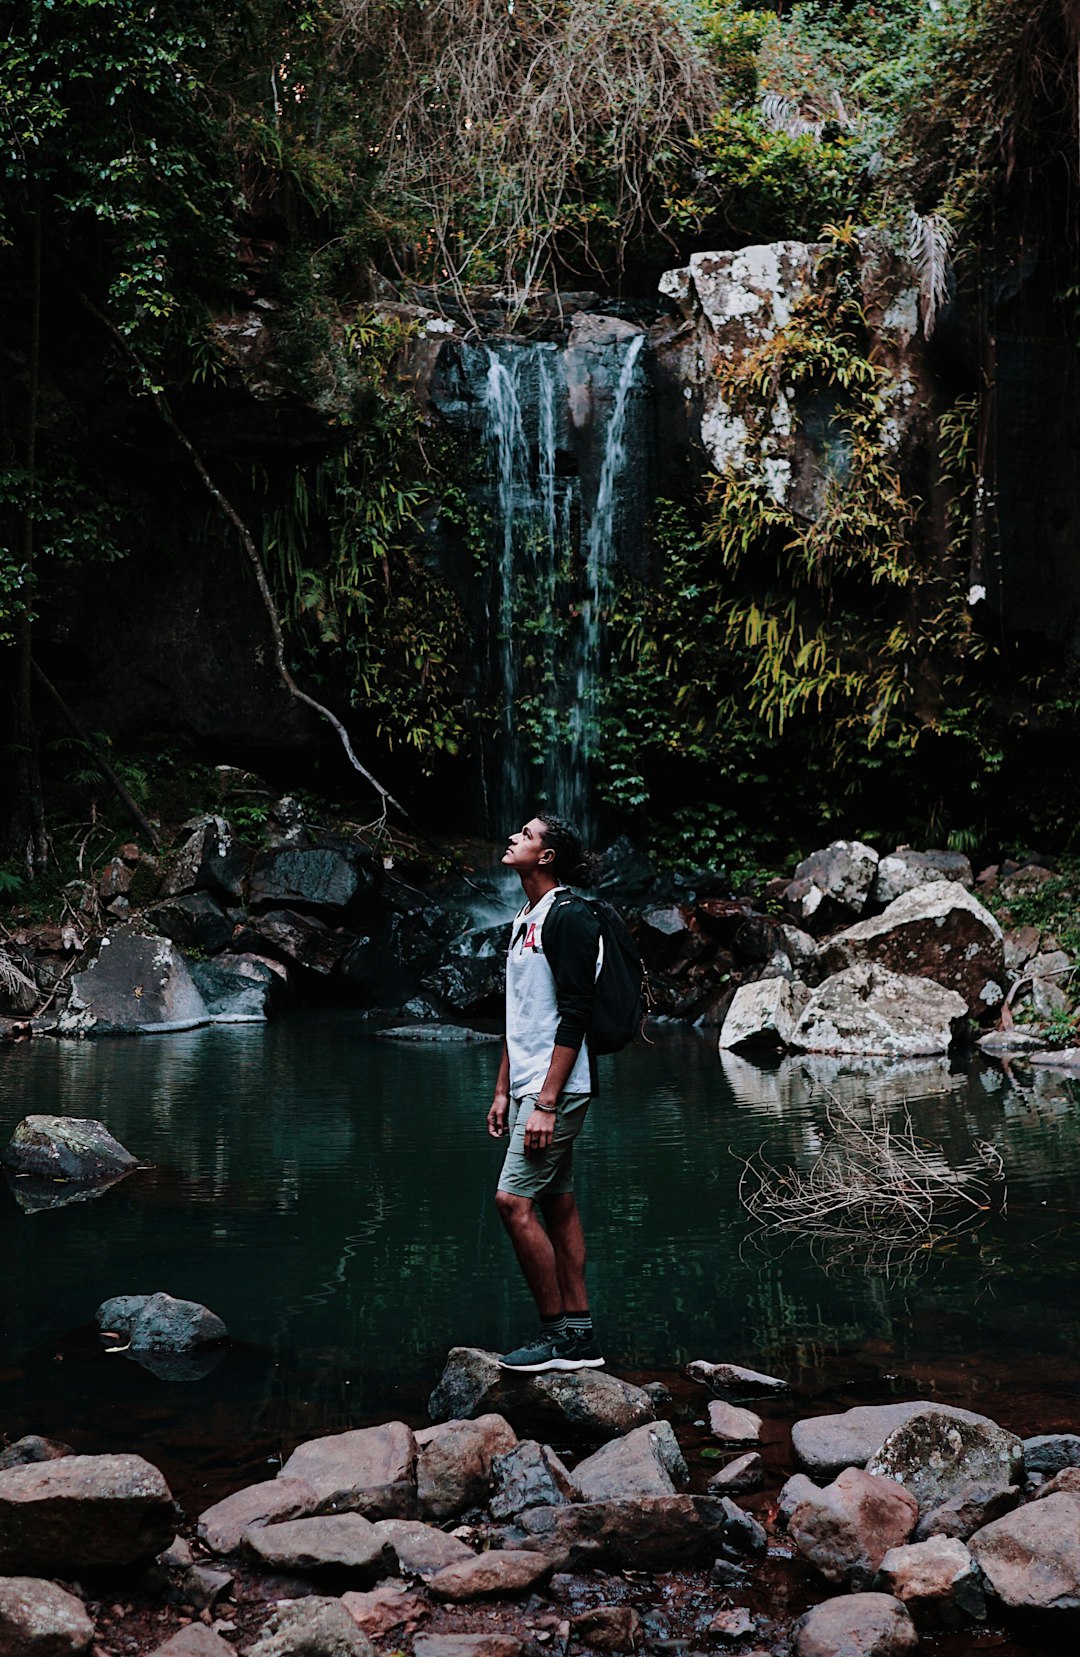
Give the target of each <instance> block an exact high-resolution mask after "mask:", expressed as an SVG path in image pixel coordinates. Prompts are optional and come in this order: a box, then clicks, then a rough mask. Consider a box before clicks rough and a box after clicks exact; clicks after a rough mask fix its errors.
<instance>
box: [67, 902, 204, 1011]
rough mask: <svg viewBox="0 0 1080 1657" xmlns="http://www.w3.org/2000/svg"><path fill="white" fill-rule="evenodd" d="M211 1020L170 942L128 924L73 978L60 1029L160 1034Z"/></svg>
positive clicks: (103, 943) (113, 933) (104, 942)
mask: <svg viewBox="0 0 1080 1657" xmlns="http://www.w3.org/2000/svg"><path fill="white" fill-rule="evenodd" d="M209 1019H210V1014H209V1013H208V1012H207V1010H206V1003H205V1001H204V1000H203V998H202V996H201V995H200V994H199V992H198V990H197V989H196V988H195V984H194V981H193V980H192V977H191V974H190V972H189V971H188V969H187V965H186V963H185V961H184V958H183V956H182V955H181V954H180V951H179V950H178V949H177V947H176V945H175V944H174V943H173V942H172V940H171V939H170V938H161V937H148V936H146V934H145V933H143V932H139V931H136V929H135V928H134V926H131V925H126V926H117V927H114V928H113V930H112V931H111V932H109V933H108V935H107V936H106V937H104V938H102V940H101V945H100V948H99V950H98V954H97V956H96V957H95V959H94V960H93V961H91V963H90V965H89V966H88V967H86V968H85V969H84V970H83V971H82V972H77V973H76V974H75V976H74V977H73V978H72V980H71V995H70V997H69V1000H68V1004H67V1006H66V1007H65V1008H64V1009H63V1011H62V1012H61V1013H60V1015H59V1018H58V1020H57V1033H58V1034H59V1035H62V1036H109V1035H120V1036H125V1035H139V1034H141V1033H143V1032H144V1031H145V1032H148V1033H162V1032H166V1031H169V1030H192V1029H194V1028H195V1027H196V1026H197V1025H200V1024H206V1023H208V1022H209Z"/></svg>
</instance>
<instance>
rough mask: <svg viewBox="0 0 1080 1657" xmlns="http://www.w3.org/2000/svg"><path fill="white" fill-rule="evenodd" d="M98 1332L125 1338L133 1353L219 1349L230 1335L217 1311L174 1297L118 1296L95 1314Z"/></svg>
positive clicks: (101, 1306)
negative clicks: (214, 1347) (221, 1342)
mask: <svg viewBox="0 0 1080 1657" xmlns="http://www.w3.org/2000/svg"><path fill="white" fill-rule="evenodd" d="M94 1319H95V1322H96V1323H97V1326H98V1329H99V1330H100V1331H101V1333H102V1334H103V1335H104V1334H105V1333H106V1332H108V1333H110V1334H113V1335H117V1336H121V1337H122V1338H123V1339H125V1340H126V1341H127V1342H128V1344H129V1345H130V1347H131V1349H132V1351H133V1352H190V1351H191V1350H192V1349H193V1348H196V1347H200V1346H215V1345H217V1344H218V1343H219V1342H220V1341H224V1340H227V1339H228V1335H229V1332H228V1330H227V1329H226V1327H225V1325H224V1323H222V1321H221V1319H220V1318H219V1317H218V1315H217V1313H216V1312H211V1310H210V1309H209V1307H208V1306H200V1305H199V1303H198V1301H195V1300H174V1299H173V1297H172V1295H168V1294H161V1293H159V1294H153V1295H115V1296H114V1297H113V1298H112V1299H111V1300H105V1301H103V1302H102V1303H101V1305H100V1306H99V1307H98V1309H97V1311H96V1313H95V1314H94Z"/></svg>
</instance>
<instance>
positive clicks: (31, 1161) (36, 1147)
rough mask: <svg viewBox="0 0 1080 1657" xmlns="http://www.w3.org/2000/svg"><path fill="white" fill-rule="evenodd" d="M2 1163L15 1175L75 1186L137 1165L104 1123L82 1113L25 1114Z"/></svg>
mask: <svg viewBox="0 0 1080 1657" xmlns="http://www.w3.org/2000/svg"><path fill="white" fill-rule="evenodd" d="M0 1162H2V1163H3V1165H4V1167H5V1168H10V1169H11V1171H12V1173H15V1174H28V1175H30V1176H31V1178H34V1179H43V1180H56V1179H59V1180H70V1181H71V1182H72V1183H73V1184H79V1183H82V1182H86V1183H90V1182H93V1181H95V1180H109V1181H112V1180H115V1179H116V1178H117V1177H118V1176H120V1175H122V1174H128V1173H130V1172H131V1170H132V1168H137V1167H138V1165H139V1163H138V1158H137V1157H134V1156H132V1154H131V1152H130V1151H128V1150H125V1148H124V1146H123V1145H121V1143H120V1141H119V1140H118V1139H114V1138H113V1136H112V1134H111V1133H110V1132H109V1130H108V1128H107V1127H106V1126H105V1124H104V1122H98V1121H95V1120H94V1119H93V1118H91V1117H84V1116H24V1117H23V1119H22V1121H21V1122H20V1123H19V1125H18V1127H17V1128H16V1129H15V1132H14V1133H13V1134H12V1136H11V1139H10V1141H9V1142H8V1144H7V1145H6V1146H5V1148H4V1150H3V1151H2V1152H0Z"/></svg>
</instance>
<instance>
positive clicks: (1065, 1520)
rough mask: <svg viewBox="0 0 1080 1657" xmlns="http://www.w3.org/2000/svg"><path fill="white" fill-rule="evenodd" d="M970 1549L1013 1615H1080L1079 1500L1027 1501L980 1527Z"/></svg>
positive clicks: (1059, 1496)
mask: <svg viewBox="0 0 1080 1657" xmlns="http://www.w3.org/2000/svg"><path fill="white" fill-rule="evenodd" d="M969 1546H970V1548H971V1552H972V1554H973V1555H974V1558H975V1562H976V1564H977V1565H978V1566H979V1569H980V1570H981V1571H982V1573H983V1575H984V1576H985V1577H986V1580H987V1581H988V1583H989V1584H990V1587H991V1589H992V1591H993V1592H994V1593H995V1594H996V1595H997V1597H998V1599H999V1600H1001V1602H1002V1604H1003V1605H1007V1606H1009V1607H1010V1608H1011V1609H1013V1610H1022V1611H1054V1612H1066V1611H1068V1612H1075V1611H1078V1610H1080V1496H1078V1495H1072V1494H1071V1493H1069V1492H1067V1491H1059V1492H1058V1493H1057V1494H1056V1495H1053V1496H1046V1497H1044V1498H1043V1500H1042V1501H1038V1502H1029V1503H1028V1504H1027V1506H1026V1507H1019V1508H1017V1509H1016V1510H1015V1512H1013V1513H1007V1514H1006V1515H1005V1517H1004V1518H1003V1519H995V1520H994V1521H993V1522H992V1523H991V1524H989V1525H984V1526H983V1528H982V1530H977V1531H976V1532H975V1534H974V1536H973V1537H972V1538H971V1540H970V1543H969Z"/></svg>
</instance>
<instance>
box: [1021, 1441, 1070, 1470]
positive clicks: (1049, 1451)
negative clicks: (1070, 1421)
mask: <svg viewBox="0 0 1080 1657" xmlns="http://www.w3.org/2000/svg"><path fill="white" fill-rule="evenodd" d="M1024 1465H1025V1467H1026V1468H1027V1470H1028V1472H1029V1473H1045V1474H1048V1475H1049V1474H1052V1473H1060V1471H1061V1469H1062V1468H1063V1467H1080V1433H1036V1435H1035V1436H1034V1438H1025V1440H1024Z"/></svg>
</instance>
